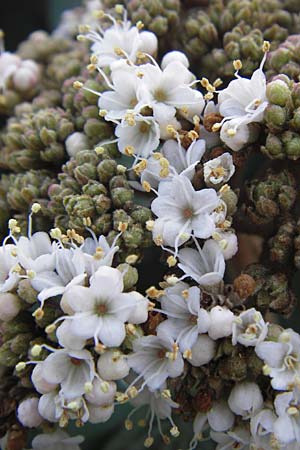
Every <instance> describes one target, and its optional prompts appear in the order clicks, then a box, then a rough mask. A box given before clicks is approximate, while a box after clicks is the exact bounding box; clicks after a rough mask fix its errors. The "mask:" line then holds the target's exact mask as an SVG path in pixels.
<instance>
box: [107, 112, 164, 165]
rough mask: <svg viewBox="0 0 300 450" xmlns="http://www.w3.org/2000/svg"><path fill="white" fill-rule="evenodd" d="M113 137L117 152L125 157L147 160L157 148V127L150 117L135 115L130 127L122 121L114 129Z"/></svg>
mask: <svg viewBox="0 0 300 450" xmlns="http://www.w3.org/2000/svg"><path fill="white" fill-rule="evenodd" d="M115 135H116V136H117V138H118V149H119V151H120V152H121V153H123V154H125V155H127V156H131V155H134V156H136V157H138V158H148V156H150V155H151V153H152V152H154V150H156V149H157V148H158V146H159V138H160V130H159V126H158V123H157V122H156V121H155V120H154V119H153V117H151V116H141V115H135V117H134V122H133V124H132V125H129V124H128V122H127V121H126V120H125V119H123V120H122V121H121V123H120V124H119V125H117V127H116V128H115Z"/></svg>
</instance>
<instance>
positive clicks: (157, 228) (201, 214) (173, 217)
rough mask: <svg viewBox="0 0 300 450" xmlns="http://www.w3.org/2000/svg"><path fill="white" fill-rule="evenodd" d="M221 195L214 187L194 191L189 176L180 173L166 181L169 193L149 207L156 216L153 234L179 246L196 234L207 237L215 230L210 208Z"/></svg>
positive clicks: (159, 238) (160, 239)
mask: <svg viewBox="0 0 300 450" xmlns="http://www.w3.org/2000/svg"><path fill="white" fill-rule="evenodd" d="M219 204H220V199H219V197H218V195H217V193H216V191H215V190H214V189H202V190H200V191H195V189H194V187H193V185H192V183H191V182H190V180H189V179H188V178H187V177H185V176H183V175H179V176H177V177H174V178H173V179H172V182H171V183H168V193H165V192H163V194H162V195H158V197H157V198H156V199H155V200H153V202H152V204H151V209H152V211H153V213H154V214H155V215H156V216H157V217H158V219H156V220H155V223H154V228H153V238H154V240H155V241H156V242H157V243H159V242H161V243H162V244H164V245H169V246H171V247H174V248H175V250H176V251H177V250H178V247H179V246H181V245H182V244H184V243H185V242H186V241H188V240H189V239H190V237H191V235H192V233H194V236H195V237H198V238H201V239H208V238H210V237H211V236H212V234H213V233H214V231H215V230H216V224H215V222H214V218H213V212H214V210H215V209H216V208H218V206H219Z"/></svg>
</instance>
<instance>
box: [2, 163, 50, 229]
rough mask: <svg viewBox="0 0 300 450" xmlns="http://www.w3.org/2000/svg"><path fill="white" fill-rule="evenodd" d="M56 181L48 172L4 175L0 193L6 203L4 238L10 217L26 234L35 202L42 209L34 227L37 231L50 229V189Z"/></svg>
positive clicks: (35, 219)
mask: <svg viewBox="0 0 300 450" xmlns="http://www.w3.org/2000/svg"><path fill="white" fill-rule="evenodd" d="M55 181H56V179H55V178H54V176H53V173H52V172H50V171H47V170H28V171H27V172H24V173H17V174H15V173H11V174H3V175H2V177H1V181H0V192H1V198H3V200H4V201H5V207H4V211H5V221H1V222H0V226H1V225H2V227H1V228H0V230H1V234H2V235H3V236H5V234H6V226H5V225H6V224H5V222H6V221H7V218H8V216H9V217H11V218H14V219H17V220H18V222H19V226H20V227H21V230H22V232H23V233H24V234H26V230H27V218H28V217H27V216H28V211H29V210H30V207H31V205H32V204H33V203H35V202H37V203H39V204H40V205H41V209H40V211H39V212H38V213H37V214H35V215H34V216H33V227H34V229H35V230H47V229H48V227H49V212H48V209H47V202H48V188H49V186H50V185H51V184H53V183H54V182H55Z"/></svg>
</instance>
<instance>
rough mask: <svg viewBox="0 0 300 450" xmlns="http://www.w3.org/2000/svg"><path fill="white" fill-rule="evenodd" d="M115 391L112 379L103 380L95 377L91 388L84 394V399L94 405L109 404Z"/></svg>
mask: <svg viewBox="0 0 300 450" xmlns="http://www.w3.org/2000/svg"><path fill="white" fill-rule="evenodd" d="M116 391H117V385H116V383H114V382H113V381H104V380H101V378H99V377H95V378H94V380H93V383H92V389H91V391H90V392H89V393H88V394H85V395H84V397H85V399H86V400H87V401H88V402H89V403H90V404H92V405H94V406H105V405H111V404H112V403H113V402H114V397H115V394H116Z"/></svg>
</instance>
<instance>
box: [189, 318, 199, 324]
mask: <svg viewBox="0 0 300 450" xmlns="http://www.w3.org/2000/svg"><path fill="white" fill-rule="evenodd" d="M197 320H198V317H197V316H190V323H191V324H193V325H196V324H197Z"/></svg>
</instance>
